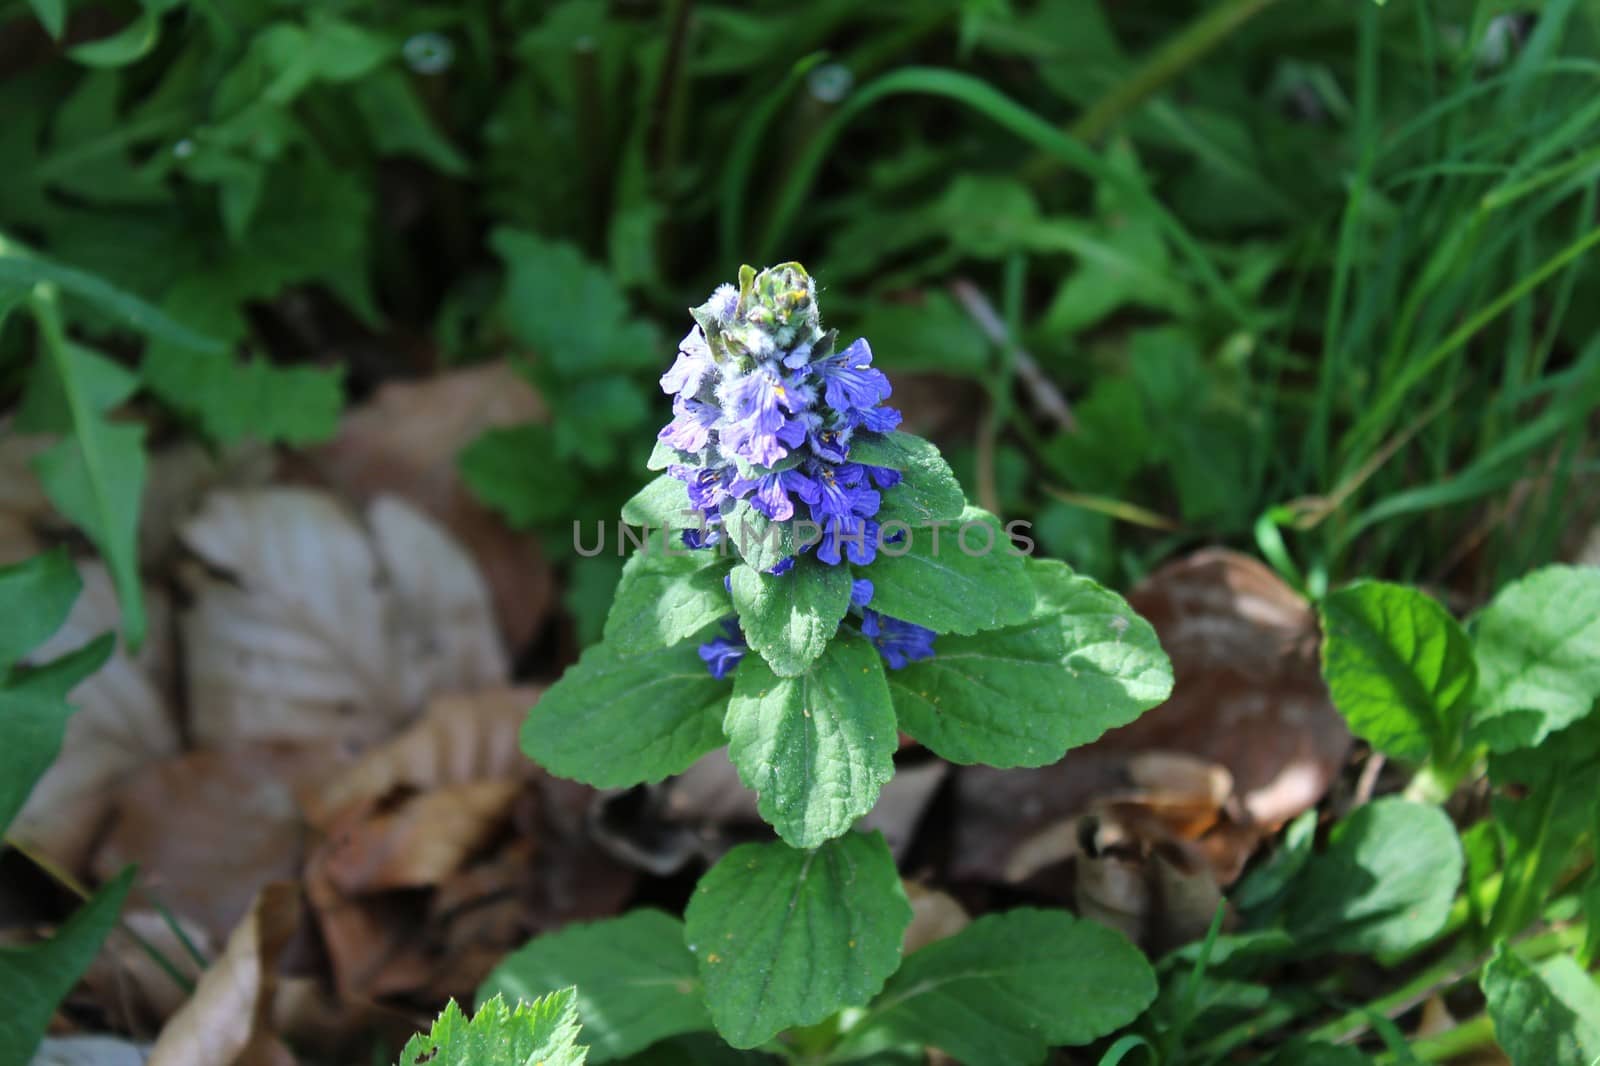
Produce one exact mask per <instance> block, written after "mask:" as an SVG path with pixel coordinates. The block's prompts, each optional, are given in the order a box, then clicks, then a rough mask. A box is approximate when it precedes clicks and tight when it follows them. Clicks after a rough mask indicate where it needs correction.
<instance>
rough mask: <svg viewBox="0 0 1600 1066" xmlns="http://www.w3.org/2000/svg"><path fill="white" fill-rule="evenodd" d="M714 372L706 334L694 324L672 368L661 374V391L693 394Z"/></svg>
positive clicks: (684, 339)
mask: <svg viewBox="0 0 1600 1066" xmlns="http://www.w3.org/2000/svg"><path fill="white" fill-rule="evenodd" d="M716 372H717V364H716V361H715V360H714V359H712V357H711V348H710V346H709V345H707V344H706V335H705V334H704V333H702V332H701V331H700V327H699V326H696V327H694V328H693V329H691V330H690V331H689V332H688V334H687V335H686V336H685V337H684V338H683V340H682V341H680V342H679V344H678V358H677V359H676V360H674V361H673V364H672V368H671V369H670V370H668V371H667V372H666V373H665V374H662V375H661V391H662V392H665V393H667V394H669V395H672V396H694V395H695V394H696V393H698V392H699V391H700V386H701V385H703V384H704V383H705V380H706V379H707V378H709V377H711V376H712V375H714V374H715V373H716ZM685 450H686V451H693V450H694V449H685Z"/></svg>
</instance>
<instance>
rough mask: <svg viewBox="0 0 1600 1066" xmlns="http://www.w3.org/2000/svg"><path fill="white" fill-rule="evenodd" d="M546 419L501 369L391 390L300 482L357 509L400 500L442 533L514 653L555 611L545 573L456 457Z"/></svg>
mask: <svg viewBox="0 0 1600 1066" xmlns="http://www.w3.org/2000/svg"><path fill="white" fill-rule="evenodd" d="M546 417H547V415H546V412H545V408H544V404H543V403H542V401H541V400H540V399H539V396H538V394H537V393H535V392H534V391H533V387H532V386H531V385H529V384H528V382H527V381H526V379H524V378H523V377H522V376H521V375H519V374H518V373H517V372H516V371H515V370H513V369H512V368H511V367H510V365H509V364H507V363H505V362H498V363H488V364H485V365H483V366H477V367H469V368H467V369H463V370H454V371H451V372H449V373H447V374H441V375H439V376H437V377H434V378H430V379H428V380H426V381H416V382H411V381H402V382H390V383H389V384H386V385H384V386H383V387H382V388H380V389H379V390H378V391H377V393H376V395H374V396H373V398H372V400H371V401H369V402H368V403H367V404H365V405H364V406H362V407H360V408H357V409H356V410H354V411H352V412H350V413H349V414H347V415H346V416H345V418H344V421H343V423H342V424H341V425H340V428H339V435H338V436H337V437H335V438H334V439H333V440H332V441H330V442H329V443H327V444H325V445H322V446H321V447H319V448H316V449H314V450H312V451H311V452H309V453H308V454H307V459H308V460H309V462H308V464H307V465H308V467H309V468H310V469H309V471H308V476H309V477H312V478H314V479H316V480H317V481H318V482H319V483H321V484H325V485H328V486H329V487H331V488H334V489H336V490H337V491H339V492H340V493H341V494H343V495H345V496H347V497H348V498H350V499H352V500H354V501H356V502H357V503H360V504H365V503H367V502H368V501H370V500H373V499H375V498H377V497H378V496H381V495H385V494H392V495H396V496H400V497H402V498H404V499H406V500H408V501H410V502H411V503H413V504H415V505H416V506H418V507H420V508H422V509H423V510H424V511H426V512H427V513H428V514H430V515H432V516H433V517H434V518H435V519H436V520H438V521H440V522H442V523H444V525H445V526H446V527H447V528H449V530H450V532H451V533H452V534H453V535H454V536H455V538H456V539H457V540H459V541H460V542H461V544H462V545H463V546H464V547H465V548H466V549H467V551H468V552H470V553H471V554H472V557H473V558H474V559H475V560H476V561H477V564H478V567H479V568H480V569H481V570H482V571H483V574H484V577H485V578H486V579H487V580H488V583H489V587H490V589H491V590H492V591H493V594H494V603H495V610H496V613H497V614H498V616H499V618H500V623H501V626H502V628H503V629H504V632H505V634H506V638H507V641H508V642H509V644H510V646H511V647H513V648H520V647H522V646H523V645H524V644H526V643H527V642H528V641H529V640H530V639H531V638H532V637H533V635H534V634H535V633H536V632H537V630H538V628H539V626H540V625H541V624H542V623H543V621H544V619H545V618H546V617H548V615H549V612H550V609H551V607H552V605H553V603H554V584H553V581H552V578H551V575H550V571H549V567H548V566H547V565H546V564H545V562H544V559H543V556H542V554H541V552H540V550H539V546H538V543H537V542H536V541H535V540H534V538H532V537H530V536H524V535H519V534H516V533H513V532H512V531H511V530H510V529H509V528H507V527H506V525H505V524H504V523H503V522H501V521H500V520H499V519H498V518H497V517H496V516H495V515H494V514H493V513H492V512H490V511H489V510H488V509H487V508H485V507H483V506H482V505H481V504H479V503H478V502H477V500H475V499H474V498H473V497H472V496H471V494H470V493H469V492H468V491H467V489H466V487H465V486H464V485H463V484H462V483H461V479H460V477H459V475H458V474H457V473H456V456H457V455H458V454H459V453H460V451H461V449H463V448H465V447H466V446H467V445H468V444H470V443H471V442H472V441H473V440H475V439H477V437H478V435H479V434H480V433H482V432H483V431H484V430H486V429H489V428H491V427H495V426H511V425H516V424H518V423H522V422H529V421H544V420H545V418H546Z"/></svg>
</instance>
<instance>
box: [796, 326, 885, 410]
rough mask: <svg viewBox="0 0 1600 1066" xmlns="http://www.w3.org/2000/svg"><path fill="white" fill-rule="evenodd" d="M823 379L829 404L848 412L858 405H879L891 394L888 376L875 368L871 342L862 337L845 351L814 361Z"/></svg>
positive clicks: (817, 371) (823, 386)
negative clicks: (873, 366)
mask: <svg viewBox="0 0 1600 1066" xmlns="http://www.w3.org/2000/svg"><path fill="white" fill-rule="evenodd" d="M811 372H812V373H814V374H816V375H817V376H818V377H820V378H821V379H822V389H823V397H824V398H825V399H826V400H827V401H828V406H829V407H831V408H833V409H834V410H835V411H838V412H839V413H840V414H845V413H847V412H849V411H851V410H853V409H856V408H871V407H875V406H877V405H878V404H879V403H881V402H882V401H883V400H884V399H886V398H887V397H888V395H889V392H890V388H889V379H888V378H887V377H885V376H884V373H883V371H881V370H874V369H873V368H872V346H871V345H870V344H868V343H867V339H866V338H865V337H862V338H861V339H860V340H857V341H856V342H855V343H853V344H851V345H850V347H848V348H846V349H845V350H844V351H842V352H839V353H838V354H836V355H830V356H828V357H827V358H826V359H819V360H817V361H816V362H815V363H812V364H811Z"/></svg>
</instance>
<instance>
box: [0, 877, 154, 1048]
mask: <svg viewBox="0 0 1600 1066" xmlns="http://www.w3.org/2000/svg"><path fill="white" fill-rule="evenodd" d="M132 885H133V870H132V869H131V868H129V869H127V870H124V871H123V872H122V873H121V874H119V875H118V876H117V877H116V878H115V879H114V880H111V881H108V882H107V883H106V884H105V885H103V886H102V887H101V889H100V891H98V892H96V893H95V894H94V897H93V898H92V899H90V900H89V902H87V903H85V904H84V905H83V906H82V907H80V908H78V912H77V913H76V914H74V915H73V916H72V917H71V918H70V919H68V921H67V924H65V925H63V926H62V927H61V928H60V929H59V930H57V931H56V935H55V936H53V937H51V938H50V939H49V940H47V941H45V942H44V943H42V944H31V945H29V946H28V947H22V948H18V947H0V1002H3V1003H5V1005H6V1009H5V1010H3V1011H0V1049H4V1051H3V1054H4V1056H5V1061H6V1062H15V1063H25V1062H28V1061H29V1060H30V1059H32V1058H33V1052H34V1050H35V1049H36V1048H37V1047H38V1046H39V1040H40V1038H41V1037H43V1036H44V1031H45V1028H46V1027H47V1026H48V1025H49V1024H50V1017H51V1015H53V1014H54V1013H55V1010H56V1006H57V1005H58V1004H59V1003H60V1002H61V1000H62V999H63V998H64V997H65V996H66V994H67V993H68V992H70V991H71V990H72V986H73V985H75V984H77V983H78V978H79V977H80V976H81V975H82V974H83V971H84V970H85V969H87V968H88V966H89V963H90V961H92V960H93V959H94V957H95V955H96V954H97V953H98V952H99V951H100V944H101V943H102V942H103V941H104V940H105V938H106V935H107V934H108V933H110V932H111V928H112V926H114V925H115V924H116V921H117V914H118V913H119V912H120V911H121V910H122V901H123V900H124V899H125V898H126V897H127V895H128V889H129V888H130V887H132Z"/></svg>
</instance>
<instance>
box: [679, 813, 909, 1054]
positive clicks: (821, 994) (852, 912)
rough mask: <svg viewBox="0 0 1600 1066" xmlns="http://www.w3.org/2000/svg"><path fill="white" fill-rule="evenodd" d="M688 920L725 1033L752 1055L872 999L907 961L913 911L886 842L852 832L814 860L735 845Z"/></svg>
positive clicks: (707, 879) (810, 854)
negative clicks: (789, 1032) (904, 941)
mask: <svg viewBox="0 0 1600 1066" xmlns="http://www.w3.org/2000/svg"><path fill="white" fill-rule="evenodd" d="M684 919H685V926H686V931H687V935H688V938H689V950H690V951H693V952H694V953H695V959H696V961H697V962H698V964H699V967H700V979H701V981H703V982H704V983H705V990H706V1006H707V1007H709V1008H710V1010H711V1018H712V1021H714V1022H715V1023H716V1026H717V1031H718V1032H719V1033H721V1034H722V1037H723V1039H725V1040H726V1041H728V1043H730V1044H732V1045H733V1046H734V1047H737V1048H752V1047H756V1046H758V1045H760V1044H763V1043H765V1042H766V1041H768V1040H770V1039H772V1037H773V1036H775V1035H777V1034H778V1033H779V1032H781V1031H783V1030H784V1029H789V1028H793V1027H795V1026H800V1025H813V1024H815V1023H817V1022H820V1021H822V1020H823V1019H824V1018H826V1017H828V1016H829V1015H830V1014H832V1013H834V1012H835V1011H837V1010H838V1009H840V1008H841V1007H849V1006H860V1005H863V1004H865V1003H866V1002H867V1001H868V1000H869V999H871V998H872V997H873V996H874V995H876V994H877V992H878V990H879V989H881V988H882V987H883V983H884V981H885V980H886V979H887V978H888V976H889V975H890V974H891V973H893V972H894V969H895V967H896V966H898V965H899V963H900V942H901V938H902V937H903V936H904V935H905V930H906V926H908V925H910V924H911V904H910V903H909V902H907V900H906V894H905V889H904V888H902V887H901V885H900V875H899V873H898V872H897V871H896V870H895V866H894V859H893V858H891V857H890V855H889V846H888V845H887V844H885V843H884V841H883V837H882V835H880V834H878V833H872V834H870V835H868V834H862V833H850V834H847V835H845V836H842V837H839V838H837V839H835V840H830V841H828V843H826V844H824V845H822V846H821V847H820V848H816V849H814V850H811V851H801V850H798V849H795V848H791V847H788V846H786V845H784V844H779V843H772V844H745V845H742V846H740V847H737V848H734V849H733V850H732V851H730V852H728V853H727V854H726V855H724V856H723V857H722V859H721V860H720V861H719V862H718V863H717V864H716V865H715V866H713V867H712V868H711V869H710V870H708V871H707V872H706V875H705V876H704V877H702V878H701V879H700V884H699V885H698V886H697V887H696V888H695V892H694V896H693V898H691V899H690V900H689V906H688V908H687V910H686V911H685V913H684Z"/></svg>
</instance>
